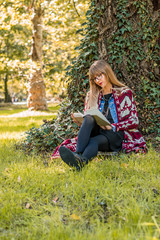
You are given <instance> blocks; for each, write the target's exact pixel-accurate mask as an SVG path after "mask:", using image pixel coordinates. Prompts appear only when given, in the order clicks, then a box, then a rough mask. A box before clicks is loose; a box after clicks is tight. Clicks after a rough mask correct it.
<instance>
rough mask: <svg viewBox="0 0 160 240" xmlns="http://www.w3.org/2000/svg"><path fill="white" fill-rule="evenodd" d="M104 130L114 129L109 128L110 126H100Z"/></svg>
mask: <svg viewBox="0 0 160 240" xmlns="http://www.w3.org/2000/svg"><path fill="white" fill-rule="evenodd" d="M100 127H101V128H102V129H103V130H111V129H112V127H111V126H109V125H106V126H100Z"/></svg>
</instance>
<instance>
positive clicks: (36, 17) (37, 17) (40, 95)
mask: <svg viewBox="0 0 160 240" xmlns="http://www.w3.org/2000/svg"><path fill="white" fill-rule="evenodd" d="M32 23H33V42H32V51H31V64H32V69H31V78H30V83H29V89H28V92H29V94H28V99H27V104H28V108H29V109H30V110H47V101H46V93H45V83H44V80H43V75H42V9H41V7H38V8H37V9H36V8H35V7H34V14H33V18H32Z"/></svg>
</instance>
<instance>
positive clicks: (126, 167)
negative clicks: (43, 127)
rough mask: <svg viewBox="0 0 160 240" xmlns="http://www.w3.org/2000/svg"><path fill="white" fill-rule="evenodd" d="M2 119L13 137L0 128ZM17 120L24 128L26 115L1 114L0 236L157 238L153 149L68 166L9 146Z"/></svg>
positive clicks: (159, 157) (158, 183)
mask: <svg viewBox="0 0 160 240" xmlns="http://www.w3.org/2000/svg"><path fill="white" fill-rule="evenodd" d="M34 121H35V122H36V118H35V119H34ZM40 122H41V120H40V119H39V118H38V117H37V123H36V124H37V125H38V124H41V123H40ZM11 123H13V128H14V135H13V131H12V128H11V127H12V125H11ZM7 124H10V126H9V128H8V133H10V135H11V136H13V137H11V136H10V137H8V138H7V137H4V136H3V134H5V131H6V129H7ZM21 124H22V125H23V126H25V127H26V129H27V128H28V127H30V125H31V119H30V118H25V119H24V118H23V121H22V119H16V120H15V121H14V119H12V121H11V122H8V123H7V122H1V125H4V129H5V130H4V131H3V134H2V135H1V144H0V153H1V154H0V239H6V240H8V239H16V240H21V239H30V240H39V239H41V240H42V239H44V240H46V239H47V240H52V239H53V240H55V239H56V240H57V239H62V240H64V239H65V240H70V239H76V240H77V239H78V240H86V239H89V240H93V239H96V240H103V239H107V240H108V239H109V240H110V239H111V240H112V239H113V240H121V239H122V240H128V239H129V240H130V239H131V240H144V239H146V240H158V239H160V154H159V153H157V152H155V150H154V149H152V148H150V149H149V152H148V153H147V154H146V155H141V154H139V155H134V154H132V155H120V156H119V157H118V158H117V157H114V158H112V159H101V158H99V159H94V160H93V161H92V162H91V163H90V164H89V165H88V166H86V167H85V168H84V169H83V170H82V171H81V172H76V171H71V170H70V169H69V167H68V166H66V165H65V164H64V163H63V162H62V161H61V160H60V159H56V160H50V156H45V157H44V156H37V155H36V154H32V155H30V156H27V155H26V154H25V153H24V152H22V151H20V150H15V147H14V143H15V142H16V141H17V138H18V137H20V135H21V133H22V131H23V128H22V129H21V128H20V126H21ZM23 126H22V127H23ZM2 129H3V128H2Z"/></svg>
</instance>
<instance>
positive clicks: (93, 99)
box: [87, 60, 126, 108]
mask: <svg viewBox="0 0 160 240" xmlns="http://www.w3.org/2000/svg"><path fill="white" fill-rule="evenodd" d="M101 73H103V74H104V75H105V76H106V77H107V78H108V80H109V81H110V83H111V84H112V86H114V87H115V88H122V87H126V86H125V85H124V84H123V83H121V82H120V81H118V79H117V77H116V76H115V74H114V72H113V70H112V68H111V67H110V65H109V64H108V63H106V61H104V60H98V61H95V62H94V63H93V64H92V65H91V67H90V69H89V82H90V91H89V94H88V100H87V108H91V107H96V106H97V101H98V95H99V92H100V90H101V87H99V86H98V85H97V84H96V83H95V81H94V79H95V77H96V76H98V75H100V74H101Z"/></svg>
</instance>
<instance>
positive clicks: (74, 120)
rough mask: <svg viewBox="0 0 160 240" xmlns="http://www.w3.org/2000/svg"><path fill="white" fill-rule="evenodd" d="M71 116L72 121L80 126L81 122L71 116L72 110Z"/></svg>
mask: <svg viewBox="0 0 160 240" xmlns="http://www.w3.org/2000/svg"><path fill="white" fill-rule="evenodd" d="M71 118H72V119H73V122H74V123H76V124H77V125H78V126H79V127H80V126H81V123H80V122H78V121H77V120H76V119H75V117H74V116H73V112H72V113H71Z"/></svg>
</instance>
